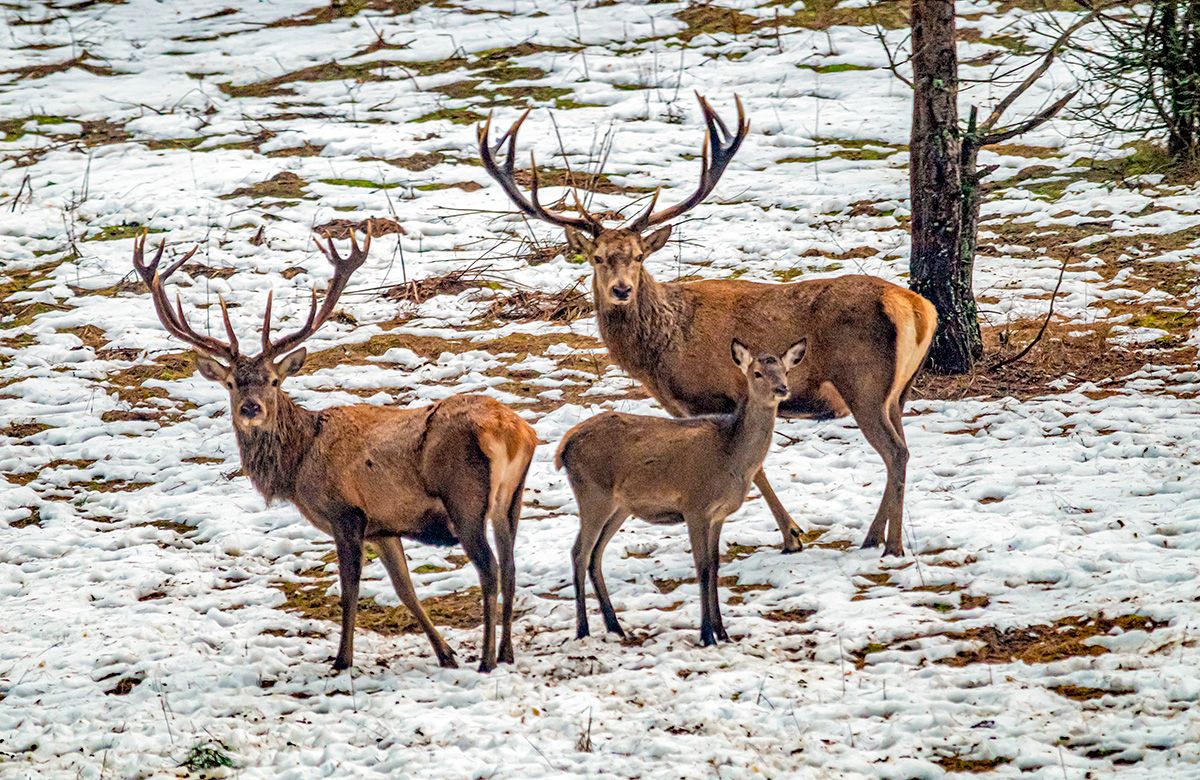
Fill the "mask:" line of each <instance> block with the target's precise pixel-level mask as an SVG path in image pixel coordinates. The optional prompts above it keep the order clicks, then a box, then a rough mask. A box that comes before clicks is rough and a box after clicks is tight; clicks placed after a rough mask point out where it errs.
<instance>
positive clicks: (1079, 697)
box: [1050, 685, 1134, 701]
mask: <svg viewBox="0 0 1200 780" xmlns="http://www.w3.org/2000/svg"><path fill="white" fill-rule="evenodd" d="M1050 690H1052V691H1054V692H1055V693H1057V694H1058V695H1059V696H1062V697H1063V698H1066V699H1071V700H1073V701H1092V700H1093V699H1099V698H1102V697H1104V696H1125V695H1127V694H1130V693H1133V692H1134V691H1133V689H1132V688H1117V689H1109V688H1088V687H1086V686H1083V685H1052V686H1050Z"/></svg>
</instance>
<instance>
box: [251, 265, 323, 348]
mask: <svg viewBox="0 0 1200 780" xmlns="http://www.w3.org/2000/svg"><path fill="white" fill-rule="evenodd" d="M317 246H320V244H317ZM274 299H275V291H274V290H267V308H266V311H264V312H263V324H262V351H263V354H264V355H265V354H266V353H268V352H270V351H271V302H272V301H273V300H274Z"/></svg>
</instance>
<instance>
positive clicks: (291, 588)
mask: <svg viewBox="0 0 1200 780" xmlns="http://www.w3.org/2000/svg"><path fill="white" fill-rule="evenodd" d="M332 581H333V580H332V579H327V578H316V579H307V580H303V581H301V582H280V583H277V584H276V587H278V588H279V589H280V590H281V591H283V594H284V597H285V599H286V600H285V601H284V604H283V608H284V609H285V610H287V611H289V612H294V613H296V614H298V615H300V616H301V617H304V618H308V619H309V620H323V621H328V622H331V623H339V622H340V621H341V619H342V608H341V605H340V604H339V602H338V599H337V598H336V597H334V596H330V595H328V594H327V593H326V591H327V590H328V588H329V585H330V583H331V582H332ZM481 598H482V592H481V591H480V590H479V588H477V587H471V588H467V589H466V590H462V591H458V592H456V593H451V594H448V595H445V596H432V597H430V598H427V599H422V600H421V605H422V606H423V607H424V608H425V611H426V612H427V613H428V614H429V618H430V619H431V620H432V621H433V622H434V623H435V624H437V625H439V626H450V627H452V628H475V627H476V626H479V625H480V624H482V623H483V604H482V602H481ZM356 626H357V627H358V628H365V629H366V630H368V631H374V632H376V633H378V634H384V635H385V636H395V635H397V634H416V633H420V632H421V626H420V624H419V623H417V621H416V619H415V618H413V616H412V614H411V613H409V611H408V610H407V609H405V608H404V607H403V606H397V607H382V606H380V605H379V604H377V603H376V602H375V600H374V599H361V600H360V601H359V602H358V620H357V623H356Z"/></svg>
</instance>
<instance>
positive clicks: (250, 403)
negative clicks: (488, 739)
mask: <svg viewBox="0 0 1200 780" xmlns="http://www.w3.org/2000/svg"><path fill="white" fill-rule="evenodd" d="M350 243H351V251H350V254H349V255H348V256H346V257H345V258H343V257H341V256H340V255H339V254H338V252H337V249H336V248H335V247H334V244H333V241H332V239H331V240H330V241H329V246H328V248H325V247H322V246H321V244H320V243H319V242H318V243H317V247H318V248H319V249H320V250H321V252H322V253H323V254H324V255H325V256H326V258H328V260H329V262H330V263H332V265H333V269H334V273H333V279H332V281H331V282H330V284H329V290H328V291H327V292H326V294H325V299H324V302H323V303H322V304H321V307H320V310H319V311H318V309H317V293H316V290H313V295H312V305H311V306H310V308H309V311H308V318H307V319H306V320H305V322H304V324H303V325H302V326H301V327H300V329H299V330H298V331H296V332H294V333H291V334H290V335H286V336H284V337H283V338H280V339H277V340H272V339H271V295H270V294H268V296H267V306H266V314H265V315H264V317H263V325H262V352H261V353H260V354H258V355H255V356H253V357H250V356H246V355H243V354H241V352H240V351H239V349H238V340H237V336H236V334H235V333H234V330H233V326H232V325H231V324H230V321H229V313H228V311H226V308H225V301H224V300H221V315H222V318H223V319H224V321H225V332H226V334H227V335H228V337H229V341H228V343H225V342H222V341H220V340H218V339H215V338H212V337H210V336H204V335H201V334H199V333H197V332H196V331H195V330H193V329H192V327H191V326H190V325H189V324H188V322H187V318H186V317H185V316H184V313H183V303H182V302H181V301H180V300H179V298H178V297H176V304H175V308H174V309H172V308H171V304H170V301H169V300H168V299H167V293H166V291H165V290H164V289H163V283H164V282H165V281H166V280H167V279H168V278H169V277H170V276H171V274H172V273H173V272H174V271H175V270H176V269H177V268H179V266H180V265H182V264H183V263H184V262H186V261H187V259H188V258H189V257H191V255H192V254H193V253H194V252H195V251H196V250H195V249H193V250H192V251H191V252H189V253H188V254H187V255H186V256H185V257H184V258H183V259H181V260H179V261H178V262H176V263H175V264H174V265H172V266H170V267H169V268H167V269H166V270H165V271H162V272H160V271H159V270H158V265H159V262H160V261H161V259H162V255H163V248H164V244H165V242H164V244H160V245H159V247H158V252H157V253H156V254H155V256H154V259H153V260H151V261H150V262H149V263H147V262H145V260H144V251H145V246H146V236H145V234H143V235H142V236H141V237H140V238H138V239H135V241H134V247H133V265H134V268H135V269H136V270H137V273H138V275H139V276H141V278H142V281H144V282H145V283H146V286H147V287H148V288H149V289H150V293H151V296H152V298H153V301H154V308H155V310H156V311H157V312H158V318H159V319H160V320H161V321H162V324H163V327H165V328H166V329H167V332H168V333H170V334H171V335H173V336H175V337H176V338H178V339H180V340H182V341H184V342H186V343H187V344H189V345H191V346H192V348H193V349H194V350H195V351H196V362H197V365H198V367H199V369H200V373H201V374H203V375H204V376H205V377H206V378H208V379H211V380H213V381H215V382H220V383H221V384H223V385H225V387H226V388H228V390H229V399H230V405H231V407H232V413H233V430H234V434H235V435H236V437H237V443H238V451H239V453H240V454H241V459H242V467H243V468H244V469H245V472H246V474H247V476H249V477H250V482H251V483H252V484H253V485H254V487H255V488H256V489H257V490H258V492H259V493H261V494H262V495H263V497H264V498H266V499H267V501H268V502H269V501H272V500H273V499H277V498H278V499H282V500H284V501H289V502H291V503H292V504H294V505H295V506H296V508H297V509H299V510H300V514H302V515H303V516H304V517H305V519H307V520H308V521H309V522H310V523H312V524H313V525H315V526H316V527H317V528H319V529H321V530H322V531H324V532H325V533H327V534H330V535H331V536H333V540H334V544H335V547H336V550H337V561H338V575H339V578H340V580H341V589H342V594H341V607H342V633H341V642H340V644H339V645H338V653H337V657H336V659H335V660H334V662H333V668H334V670H340V669H345V668H347V667H349V666H351V665H352V664H353V661H354V620H355V615H356V612H357V610H358V590H359V578H360V577H361V574H362V563H363V543H364V542H371V543H372V544H373V545H374V546H375V547H376V548H378V550H379V554H380V557H381V558H382V559H383V564H384V567H385V568H386V569H387V572H388V575H389V577H390V578H391V580H392V585H393V587H395V589H396V595H397V596H399V597H400V600H401V601H402V602H403V603H404V605H405V606H406V607H408V609H409V611H411V612H412V614H413V617H415V618H416V620H417V622H418V623H420V624H421V628H422V629H424V631H425V634H426V636H428V637H429V641H430V642H431V643H432V644H433V651H434V653H436V654H437V659H438V663H439V664H441V665H442V666H446V667H454V666H457V664H456V662H455V658H454V653H453V651H451V649H450V647H449V645H447V644H446V642H445V640H443V639H442V637H441V635H440V634H439V633H438V630H437V629H436V628H435V627H434V625H433V623H432V621H430V619H429V616H428V615H426V614H425V610H424V609H422V608H421V602H420V601H419V600H418V599H417V595H416V592H415V591H414V590H413V584H412V580H411V579H410V578H409V573H408V562H407V560H406V559H405V555H404V545H403V542H402V541H401V540H402V539H415V540H417V541H419V542H423V543H426V544H441V545H449V544H455V543H456V542H457V543H459V544H461V545H462V547H463V550H464V551H465V552H466V554H467V557H468V558H469V559H470V560H471V563H473V564H474V565H475V568H476V569H477V570H478V572H479V583H480V586H481V589H482V591H483V645H482V647H481V648H480V654H479V670H480V671H484V672H486V671H490V670H491V669H493V668H494V667H495V666H496V646H495V614H496V591H497V587H496V586H497V565H496V558H495V557H493V555H492V550H491V548H490V547H489V546H488V542H487V524H488V522H489V521H491V523H492V531H493V534H494V537H495V541H496V551H497V553H498V555H499V558H500V564H499V578H498V579H499V581H500V584H501V586H502V589H503V593H504V610H503V616H502V620H501V623H502V626H503V629H502V637H501V641H500V654H499V655H500V660H501V661H505V662H508V663H511V662H512V660H513V648H512V612H513V595H514V590H515V567H514V563H513V540H514V538H515V536H516V533H517V520H518V518H519V516H520V512H521V495H522V492H523V491H524V487H525V474H526V472H527V470H528V469H529V462H530V460H531V459H532V457H533V450H534V446H535V445H536V444H537V437H536V435H535V434H534V431H533V428H532V427H530V426H529V424H528V423H526V422H525V421H524V420H522V419H521V418H520V417H518V416H517V415H516V413H515V412H513V411H512V410H511V409H509V408H508V407H506V406H504V405H503V404H501V403H500V402H498V401H495V400H493V399H491V398H487V397H484V396H479V395H457V396H451V397H450V398H446V399H444V400H441V401H438V402H437V403H435V404H432V405H430V406H425V407H422V408H418V409H389V408H384V407H380V406H371V405H368V404H356V405H353V406H339V407H334V408H331V409H324V410H322V411H320V412H313V411H309V410H308V409H304V408H303V407H301V406H299V405H298V404H296V402H295V401H293V400H292V399H291V398H290V397H289V396H288V394H287V393H285V392H284V391H283V389H282V387H281V385H282V383H283V381H284V380H285V379H286V378H287V377H289V376H291V375H292V374H294V373H296V371H298V370H299V369H300V367H301V366H302V365H303V364H304V359H305V357H306V355H307V353H306V351H305V350H304V348H303V347H301V346H300V344H301V343H302V342H303V341H304V340H305V339H307V338H308V337H309V336H311V335H312V334H313V333H314V332H315V331H316V330H317V329H318V328H319V327H321V324H322V323H324V322H325V320H326V319H328V318H329V315H330V314H332V313H333V309H334V306H335V305H336V304H337V301H338V298H339V296H341V294H342V291H343V290H344V289H345V287H346V283H347V281H349V279H350V275H351V274H352V273H353V272H354V271H355V270H356V269H357V268H358V267H359V266H361V265H362V264H363V262H364V261H365V260H366V257H367V252H368V250H369V249H370V246H371V233H370V231H369V230H368V232H367V237H366V240H365V242H364V243H363V246H362V247H361V248H360V247H359V246H358V241H357V239H355V238H354V235H353V234H351V236H350Z"/></svg>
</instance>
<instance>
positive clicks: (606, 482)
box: [555, 339, 805, 645]
mask: <svg viewBox="0 0 1200 780" xmlns="http://www.w3.org/2000/svg"><path fill="white" fill-rule="evenodd" d="M731 352H732V354H733V362H732V364H731V365H733V366H734V367H735V370H736V371H738V373H739V374H740V375H742V376H743V377H744V379H743V383H744V384H745V385H746V392H745V393H744V394H743V395H742V398H741V400H739V401H738V405H737V408H736V409H735V410H734V411H733V412H732V413H731V414H717V415H705V416H701V417H684V418H679V419H670V418H666V417H647V416H644V415H636V414H622V413H619V412H605V413H603V414H599V415H596V416H595V417H592V418H590V419H588V420H585V421H584V422H581V423H580V424H579V425H576V426H575V427H574V428H572V429H571V430H569V431H567V435H566V436H565V437H564V438H563V441H562V444H561V445H559V448H558V455H557V457H556V459H555V463H556V465H557V466H558V467H559V468H565V469H566V470H567V478H568V480H570V482H571V490H572V491H574V493H575V501H576V503H577V504H578V505H579V536H578V537H577V538H576V539H575V546H574V548H573V549H572V551H571V556H572V564H573V566H574V572H575V625H576V634H575V635H576V636H577V637H579V638H583V637H585V636H587V635H588V633H589V630H588V619H587V605H586V603H585V600H584V584H583V574H584V569H585V568H586V569H587V571H588V572H590V573H591V575H592V587H593V588H594V589H595V591H596V598H597V599H599V601H600V611H601V612H602V613H603V614H604V625H605V626H606V627H607V628H608V630H609V631H612V632H614V633H616V634H620V635H621V636H624V635H625V632H624V631H622V630H621V625H620V624H619V623H618V622H617V615H616V613H615V612H614V611H613V608H612V602H611V601H609V598H608V588H606V587H605V585H604V572H603V570H602V558H603V556H604V548H605V547H606V546H607V545H608V542H609V540H610V539H612V537H613V534H615V533H616V532H617V529H619V528H620V527H621V524H622V523H624V522H625V519H626V518H628V517H629V516H630V515H636V516H637V517H640V518H642V519H643V520H646V521H647V522H651V523H661V524H668V523H686V524H687V529H688V537H689V539H690V540H691V543H692V558H693V559H694V560H695V562H696V581H697V582H698V583H699V585H700V644H702V645H711V644H715V643H716V641H717V640H718V639H720V640H721V641H723V642H728V641H729V636H728V635H727V634H726V633H725V626H724V625H723V624H722V622H721V605H720V601H719V600H718V598H717V565H718V564H719V563H720V559H721V526H722V524H724V522H725V518H726V517H728V516H729V515H730V514H732V513H733V512H736V511H737V509H738V507H740V506H741V505H742V503H743V502H744V501H745V500H746V493H747V492H748V491H749V490H750V482H751V480H752V479H753V478H754V475H755V474H757V473H758V471H759V469H761V468H762V462H763V458H765V457H767V450H768V449H769V448H770V446H771V433H772V432H773V431H774V430H775V414H776V409H777V407H778V406H779V404H780V402H781V401H783V399H785V398H787V396H788V372H790V371H791V370H792V369H793V368H795V367H796V365H797V364H799V363H800V362H801V360H802V359H803V358H804V352H805V343H804V341H799V342H797V343H796V344H793V345H792V346H791V348H790V349H788V350H787V352H785V353H784V355H783V357H782V358H780V357H776V356H775V355H766V354H763V355H758V356H751V354H750V351H749V350H747V349H746V347H744V346H743V345H742V343H741V342H739V341H737V340H736V339H735V340H734V341H733V343H732V345H731Z"/></svg>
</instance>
